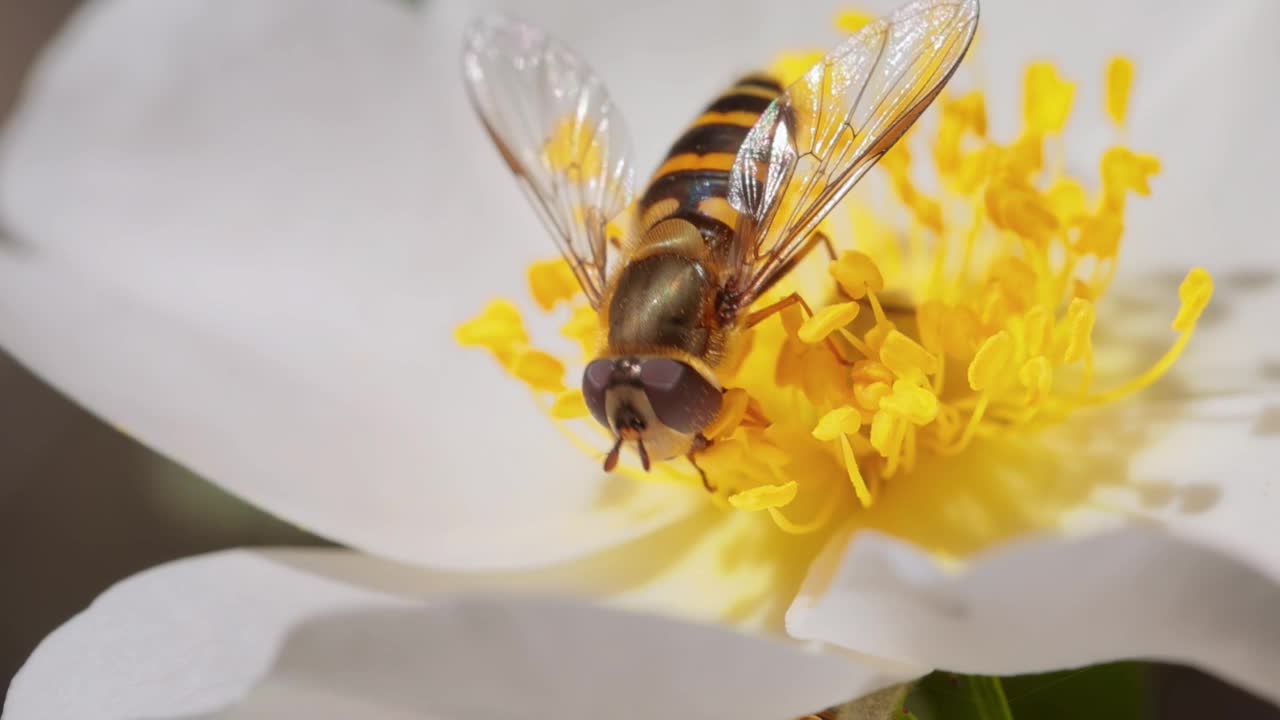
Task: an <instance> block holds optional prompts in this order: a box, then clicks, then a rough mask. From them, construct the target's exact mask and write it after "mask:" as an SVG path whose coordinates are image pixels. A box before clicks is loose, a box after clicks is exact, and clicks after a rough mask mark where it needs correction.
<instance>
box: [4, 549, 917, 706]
mask: <svg viewBox="0 0 1280 720" xmlns="http://www.w3.org/2000/svg"><path fill="white" fill-rule="evenodd" d="M388 570H391V572H390V574H389V576H387V577H383V575H384V573H387V571H388ZM352 580H356V582H354V583H353V582H351V581H352ZM370 580H373V581H375V582H376V583H377V584H380V585H383V586H386V585H392V586H396V587H398V589H400V590H407V589H409V588H412V592H413V593H414V594H415V595H416V597H414V596H411V595H396V594H387V593H384V592H380V591H375V590H371V589H368V588H366V587H363V586H362V584H361V583H362V582H364V581H370ZM459 587H461V586H460V585H454V584H450V583H449V582H447V581H444V580H441V579H439V578H436V579H433V578H432V576H430V575H428V574H425V573H418V574H417V575H416V576H415V575H414V571H412V570H408V569H406V568H403V567H402V568H398V569H397V570H392V569H391V568H390V566H388V565H386V564H385V563H379V562H377V561H375V560H372V559H369V558H367V557H366V558H361V557H360V556H358V555H355V554H353V553H349V552H343V551H284V552H271V551H265V552H250V551H232V552H226V553H220V554H216V555H210V556H204V557H199V558H192V559H188V560H183V561H179V562H176V563H172V564H169V565H165V566H162V567H160V568H158V569H154V570H151V571H148V572H146V573H143V574H141V575H138V576H135V577H133V578H130V579H128V580H126V581H124V582H122V583H121V584H119V585H117V586H116V587H114V588H112V589H111V590H109V591H107V593H105V594H104V595H103V596H102V597H100V598H99V599H98V600H97V601H95V602H94V604H93V605H91V606H90V607H89V609H88V610H86V611H85V612H84V613H82V614H81V615H79V616H77V617H75V618H74V619H72V620H71V621H70V622H68V623H67V624H66V625H64V626H63V627H62V628H60V629H59V630H57V631H56V632H55V633H54V634H53V635H51V636H50V637H49V638H47V639H46V640H45V641H44V643H43V644H41V645H40V647H39V648H37V650H36V652H35V654H34V655H33V656H32V657H31V659H30V660H28V662H27V664H26V665H25V666H24V667H23V668H22V670H21V671H19V673H18V675H17V676H16V677H15V678H14V682H13V685H12V687H11V690H10V693H9V697H8V699H7V701H6V704H5V707H4V714H5V718H7V719H12V720H26V719H27V718H76V719H77V720H79V719H80V718H86V717H113V718H114V717H192V716H195V715H197V714H200V715H201V716H204V717H208V715H204V714H205V713H214V715H213V716H214V717H226V718H231V717H264V716H270V717H281V716H288V717H308V716H324V717H368V718H387V719H390V718H409V717H414V718H417V717H430V718H441V719H442V720H466V719H467V718H477V719H480V718H493V717H504V718H530V719H533V718H548V717H556V718H567V719H571V720H572V719H578V720H597V719H598V718H600V717H610V718H619V719H620V720H627V719H630V718H634V719H636V720H652V718H660V717H680V718H691V719H696V718H707V719H708V720H710V719H712V718H723V717H733V718H744V719H747V720H749V719H752V718H758V719H759V720H781V719H782V718H788V717H795V716H797V715H800V714H803V713H805V712H810V711H814V710H816V709H820V708H821V707H823V706H826V705H831V704H836V703H839V702H843V701H845V700H847V699H848V698H849V697H851V696H854V695H858V694H863V693H865V692H869V691H871V690H874V689H876V688H879V687H882V686H883V685H886V684H889V683H891V682H893V681H894V680H896V679H899V678H893V677H886V676H883V675H880V674H878V672H877V671H875V670H873V669H870V668H866V667H860V666H858V665H855V664H854V663H852V662H850V661H848V660H847V659H845V658H842V657H840V656H837V655H833V654H822V653H816V652H813V651H810V650H805V649H803V648H800V647H798V646H796V645H794V644H788V643H783V642H779V641H773V640H766V639H763V638H760V637H754V636H748V635H741V634H736V633H732V632H729V631H727V630H722V629H718V628H713V627H709V626H702V625H691V624H685V623H681V622H676V621H673V620H667V619H662V618H658V617H655V616H648V615H640V614H631V613H626V612H620V611H615V610H606V609H601V608H598V607H597V608H593V607H586V606H581V605H575V604H573V603H569V602H564V601H559V600H555V599H552V598H549V597H546V596H524V597H520V596H513V595H504V596H498V595H491V596H484V595H451V594H448V593H449V592H450V591H451V590H457V589H458V588H459ZM428 588H430V591H428V590H427V589H428ZM312 713H315V715H312Z"/></svg>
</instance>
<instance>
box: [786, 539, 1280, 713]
mask: <svg viewBox="0 0 1280 720" xmlns="http://www.w3.org/2000/svg"><path fill="white" fill-rule="evenodd" d="M1277 608H1280V582H1277V580H1276V579H1275V578H1269V577H1265V576H1264V575H1262V574H1260V573H1258V572H1257V571H1255V570H1253V569H1251V568H1250V567H1248V566H1247V565H1245V564H1243V563H1241V562H1238V561H1236V560H1235V559H1233V558H1231V557H1230V556H1227V555H1223V554H1220V553H1218V552H1215V551H1212V550H1209V549H1207V548H1204V547H1199V546H1196V545H1193V544H1189V543H1185V542H1182V541H1180V540H1178V539H1177V538H1176V537H1174V536H1173V535H1171V534H1168V533H1165V532H1163V531H1161V530H1160V529H1158V528H1151V527H1134V528H1129V529H1125V530H1118V531H1114V532H1111V533H1106V534H1102V535H1098V536H1094V537H1090V538H1087V539H1081V540H1074V541H1068V540H1064V539H1062V538H1042V539H1035V540H1028V541H1025V542H1021V543H1017V544H1013V545H1009V546H1006V547H1003V548H1001V549H1000V550H999V551H996V552H993V553H991V554H988V555H985V556H982V557H980V558H978V559H976V560H975V561H974V562H973V563H972V564H971V565H969V566H968V567H966V568H965V569H964V570H963V571H961V572H958V573H954V572H948V571H946V570H944V569H943V568H941V567H940V566H939V565H938V564H937V563H936V562H935V561H934V560H932V559H931V558H930V557H929V556H927V555H926V554H924V553H922V552H921V551H920V550H919V549H917V548H914V547H912V546H909V545H907V544H905V543H903V542H901V541H898V540H894V539H890V538H887V537H885V536H882V535H879V534H874V533H863V534H861V535H859V536H857V537H855V539H854V541H853V543H852V544H851V545H850V546H849V549H848V552H847V554H846V555H845V556H844V559H843V560H842V561H841V562H840V563H839V567H838V569H837V570H836V573H835V575H834V577H833V578H832V580H831V584H830V586H829V587H828V588H827V589H826V591H825V592H824V593H822V594H821V596H815V597H814V598H812V599H811V602H808V603H804V604H798V605H797V606H795V607H794V608H792V610H791V612H790V614H789V615H788V628H789V629H790V630H791V632H792V633H793V634H794V635H795V636H796V637H798V638H804V639H814V640H821V641H825V642H831V643H835V644H838V645H842V646H845V647H849V648H853V649H856V650H858V651H861V652H869V653H876V654H880V655H884V656H892V657H898V658H903V659H906V660H910V661H914V662H919V663H926V664H929V665H930V666H932V667H939V668H944V669H947V670H952V671H956V672H966V673H989V674H1009V673H1025V672H1037V671H1044V670H1055V669H1062V668H1069V667H1076V666H1080V665H1088V664H1093V663H1097V662H1100V661H1105V660H1113V659H1119V658H1154V659H1164V660H1172V661H1175V662H1182V663H1187V664H1190V665H1194V666H1197V667H1200V668H1203V669H1205V670H1207V671H1209V672H1212V673H1215V674H1218V675H1221V676H1222V677H1225V678H1227V679H1229V680H1231V681H1233V682H1235V683H1238V684H1239V685H1241V686H1242V687H1245V688H1248V689H1249V690H1251V691H1253V692H1255V693H1258V694H1259V695H1261V696H1262V697H1266V698H1269V699H1270V700H1272V701H1280V685H1277V682H1276V680H1277V677H1280V676H1278V675H1277V673H1278V672H1280V670H1278V669H1280V621H1278V620H1280V616H1278V615H1277V612H1278V611H1277Z"/></svg>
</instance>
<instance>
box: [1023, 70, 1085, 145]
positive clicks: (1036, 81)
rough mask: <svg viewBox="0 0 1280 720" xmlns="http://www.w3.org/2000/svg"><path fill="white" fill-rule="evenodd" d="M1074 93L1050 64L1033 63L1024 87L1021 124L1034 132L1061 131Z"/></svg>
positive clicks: (1071, 86) (1072, 84) (1071, 85)
mask: <svg viewBox="0 0 1280 720" xmlns="http://www.w3.org/2000/svg"><path fill="white" fill-rule="evenodd" d="M1075 93H1076V86H1075V83H1071V82H1068V81H1066V80H1064V79H1063V78H1062V76H1061V75H1059V74H1058V69H1057V68H1055V67H1054V66H1053V65H1052V64H1051V63H1047V62H1038V63H1032V64H1031V65H1030V66H1028V67H1027V73H1026V78H1025V80H1024V85H1023V106H1022V121H1023V122H1024V123H1026V125H1027V127H1028V128H1030V129H1031V130H1032V131H1033V132H1041V133H1056V132H1062V128H1063V127H1064V126H1065V125H1066V123H1067V116H1068V115H1069V114H1070V113H1071V101H1072V100H1073V99H1074V98H1075Z"/></svg>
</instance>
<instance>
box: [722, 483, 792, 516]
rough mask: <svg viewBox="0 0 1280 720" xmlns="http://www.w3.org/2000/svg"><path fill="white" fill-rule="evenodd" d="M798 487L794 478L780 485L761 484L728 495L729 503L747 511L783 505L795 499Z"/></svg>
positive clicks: (757, 510)
mask: <svg viewBox="0 0 1280 720" xmlns="http://www.w3.org/2000/svg"><path fill="white" fill-rule="evenodd" d="M799 487H800V486H799V485H797V484H796V483H795V481H794V480H793V481H791V482H786V483H782V484H780V485H761V486H760V487H754V488H751V489H750V490H743V491H742V492H739V493H734V494H732V495H730V496H729V504H730V505H732V506H733V507H735V508H737V509H738V510H746V511H747V512H759V511H760V510H769V509H772V508H780V507H785V506H787V505H789V504H790V503H791V501H792V500H795V499H796V492H797V491H798V490H799Z"/></svg>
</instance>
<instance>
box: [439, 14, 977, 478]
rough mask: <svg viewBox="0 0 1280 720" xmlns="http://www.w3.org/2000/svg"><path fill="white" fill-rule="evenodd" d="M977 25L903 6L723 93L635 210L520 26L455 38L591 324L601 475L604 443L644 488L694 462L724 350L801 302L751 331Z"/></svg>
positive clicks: (570, 95) (941, 80)
mask: <svg viewBox="0 0 1280 720" xmlns="http://www.w3.org/2000/svg"><path fill="white" fill-rule="evenodd" d="M977 22H978V0H916V1H915V2H912V3H910V4H908V5H905V6H903V7H902V8H899V9H898V10H897V11H895V12H894V13H892V14H891V15H889V16H887V17H885V18H882V19H880V20H877V21H875V22H873V23H871V24H869V25H867V26H866V27H865V28H863V29H862V30H861V31H859V32H858V33H857V34H855V35H853V36H852V37H850V38H849V39H848V40H846V41H845V42H844V43H843V44H842V45H840V46H839V47H837V48H836V49H835V50H833V51H832V52H831V53H829V54H828V55H827V56H826V57H825V58H824V59H823V60H822V61H820V62H819V63H817V64H816V65H814V66H813V67H812V68H811V69H810V70H809V71H808V72H807V73H806V74H805V75H804V76H803V77H802V78H801V79H800V80H798V81H797V82H796V83H794V84H793V85H791V86H790V87H788V88H786V89H783V88H782V87H781V86H779V85H778V84H777V83H776V82H775V81H774V80H772V79H770V78H768V77H764V76H748V77H746V78H744V79H742V80H740V81H739V82H738V83H737V84H735V85H734V86H733V87H731V88H730V89H729V90H728V91H726V92H725V93H724V94H722V95H721V96H720V97H719V98H717V99H716V100H715V101H714V102H712V103H711V104H710V105H709V106H708V107H707V109H706V110H705V111H704V112H703V113H702V114H701V115H700V116H699V117H698V118H697V119H696V120H695V121H694V123H693V124H692V125H691V126H690V127H689V128H688V129H687V130H686V131H685V132H684V134H683V135H681V136H680V138H679V139H678V140H677V141H676V142H675V144H674V145H673V146H672V148H671V150H670V151H669V152H668V154H667V157H666V159H665V160H664V161H663V163H662V164H661V166H660V167H659V168H658V170H657V171H656V172H655V173H654V175H653V177H652V179H651V180H650V182H649V184H648V185H647V187H646V188H645V189H644V192H643V193H642V194H641V195H640V197H639V198H638V199H634V198H633V190H632V174H633V171H632V165H631V160H630V158H629V142H628V138H627V134H626V130H625V128H624V126H623V124H622V120H621V118H620V117H619V114H618V111H617V108H616V107H615V106H614V105H613V104H612V102H611V101H610V100H609V98H608V96H607V94H606V93H605V91H604V88H603V86H602V84H601V82H600V80H599V79H598V78H597V77H596V76H595V75H594V73H592V72H591V70H590V69H589V68H588V67H587V66H586V65H585V64H584V63H583V62H582V61H581V60H580V59H579V58H578V57H577V56H576V55H574V54H573V53H572V52H571V51H569V50H568V49H567V48H565V47H564V46H563V45H561V44H560V43H558V42H556V41H555V40H553V39H551V38H549V37H548V36H547V35H545V34H543V33H542V32H541V31H539V30H537V29H535V28H533V27H531V26H529V25H527V24H525V23H522V22H520V21H517V20H513V19H510V18H506V17H487V18H484V19H481V20H480V21H478V22H477V23H476V24H475V25H474V26H472V28H471V29H470V30H469V32H468V37H467V39H466V49H465V52H464V57H463V64H464V72H465V75H466V79H467V85H468V89H469V91H470V94H471V99H472V101H473V104H474V105H475V107H476V110H477V112H478V114H479V116H480V119H481V121H482V122H483V123H484V125H485V128H486V129H487V130H488V132H489V135H490V136H491V138H492V139H493V141H494V142H495V143H496V145H497V146H498V148H499V150H500V151H501V153H502V156H503V158H504V159H505V160H506V162H507V164H508V165H509V166H510V167H511V169H512V171H513V172H514V173H515V176H516V178H517V180H518V181H519V182H520V185H521V187H523V189H524V190H525V192H526V194H527V195H528V196H529V198H530V200H531V201H532V203H533V206H534V207H535V209H537V211H538V213H539V215H540V216H541V218H542V220H543V222H544V224H545V225H546V226H547V228H548V230H549V231H550V233H551V235H552V236H553V238H554V239H555V240H556V242H557V244H558V246H559V249H560V251H561V253H562V254H563V255H564V257H565V259H566V260H567V261H568V263H569V265H570V267H571V268H572V269H573V272H574V274H575V276H576V277H577V279H578V282H579V283H580V284H581V285H582V289H583V291H584V292H585V294H586V296H587V298H588V300H589V301H590V302H591V304H592V306H593V307H594V308H595V309H596V310H597V311H598V313H599V315H600V318H601V323H602V330H603V337H604V342H603V344H602V347H601V348H600V351H599V353H598V356H597V357H596V359H594V360H592V361H591V362H590V363H588V364H587V367H586V369H585V371H584V372H583V380H582V391H583V397H584V399H585V401H586V404H587V407H588V408H589V409H590V411H591V413H592V415H593V416H594V417H595V418H596V420H598V421H599V422H600V423H601V424H602V425H603V426H605V427H606V428H608V429H609V430H610V431H611V432H612V433H613V434H614V437H615V443H614V445H613V448H612V450H611V451H610V453H609V455H608V456H607V458H606V460H605V468H606V469H612V468H613V466H614V465H615V464H616V462H617V460H618V453H619V450H620V448H621V447H622V444H623V443H624V442H633V443H634V444H635V447H636V450H637V452H638V453H639V456H640V459H641V462H642V464H643V465H644V466H645V467H646V469H647V468H648V466H649V463H650V460H651V459H658V460H665V459H669V458H674V457H678V456H680V455H689V456H690V458H691V459H692V454H693V453H695V452H697V451H698V450H701V449H702V448H704V447H705V446H706V442H707V440H706V438H705V437H704V436H703V434H702V430H703V429H704V428H706V427H707V426H708V424H710V423H711V422H712V421H713V420H714V419H715V417H716V415H717V414H718V413H719V411H720V407H721V394H722V392H723V388H722V386H721V383H720V380H719V378H718V376H717V369H718V368H719V366H720V364H721V363H722V362H723V361H724V358H725V356H726V352H727V350H728V348H729V347H730V345H731V343H732V340H733V339H734V337H735V336H736V334H737V333H739V332H740V331H741V330H743V329H744V328H746V327H749V326H750V325H752V324H754V323H755V322H758V321H759V320H760V319H762V318H763V317H766V316H768V315H769V314H770V313H772V312H776V311H777V310H779V309H781V308H782V307H785V306H786V305H789V304H794V303H796V302H802V301H800V300H799V298H798V296H791V297H789V298H786V299H784V300H783V301H781V302H779V303H775V304H774V305H772V306H770V307H768V308H763V309H757V310H755V311H754V312H751V311H750V308H751V305H752V303H753V302H754V301H755V300H756V299H758V298H759V297H760V296H761V294H763V293H764V292H765V291H767V290H768V289H769V288H770V287H772V286H773V285H774V283H776V282H777V281H778V280H779V279H781V278H782V277H783V276H785V275H786V274H787V272H788V271H790V269H791V268H792V267H794V265H795V264H796V263H797V262H798V261H799V260H800V259H801V258H802V257H804V255H805V254H806V252H807V251H808V250H809V249H810V248H811V247H813V246H814V240H815V235H814V231H815V230H816V228H817V225H818V223H819V222H820V221H821V220H822V219H823V218H824V217H825V216H826V215H827V214H828V213H829V212H830V211H831V210H832V209H833V208H834V207H835V205H836V204H837V203H838V202H839V201H840V199H841V198H843V197H844V195H845V194H846V193H847V192H848V191H849V190H850V189H851V188H852V187H853V186H854V184H856V183H857V181H858V180H859V179H860V178H861V177H862V176H863V175H864V174H865V173H866V171H867V170H868V169H870V168H871V166H872V165H874V164H875V162H876V161H877V160H878V159H879V158H880V157H881V156H882V155H883V154H884V153H885V152H886V151H887V150H889V148H891V147H892V146H893V144H894V143H895V142H896V141H897V140H898V139H899V138H900V137H902V135H903V133H905V132H906V130H907V128H909V127H910V126H911V125H912V123H914V122H915V120H916V119H917V118H918V117H919V116H920V114H921V113H922V112H923V111H924V110H925V108H927V107H928V106H929V104H930V103H931V102H932V101H933V99H934V98H935V97H936V96H937V94H938V93H939V92H940V91H941V89H942V87H943V85H944V84H945V83H946V81H947V80H948V79H949V78H950V76H951V74H952V73H953V72H954V70H955V68H956V66H957V65H958V64H959V63H960V61H961V59H962V58H963V57H964V54H965V52H966V51H967V49H968V47H969V43H970V42H971V40H972V38H973V33H974V31H975V29H976V27H977ZM633 199H634V200H635V201H634V202H633ZM624 212H629V213H631V216H630V217H629V218H627V219H628V222H627V223H626V224H627V225H628V226H629V227H631V228H633V230H632V232H631V233H630V234H631V237H629V238H628V239H627V241H626V242H625V243H617V244H615V242H614V241H613V240H612V239H610V238H609V237H608V235H607V231H606V227H607V224H608V223H609V221H610V220H612V219H614V218H615V217H619V216H622V215H623V213H624ZM611 255H617V256H618V257H617V258H616V259H612V258H611Z"/></svg>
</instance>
